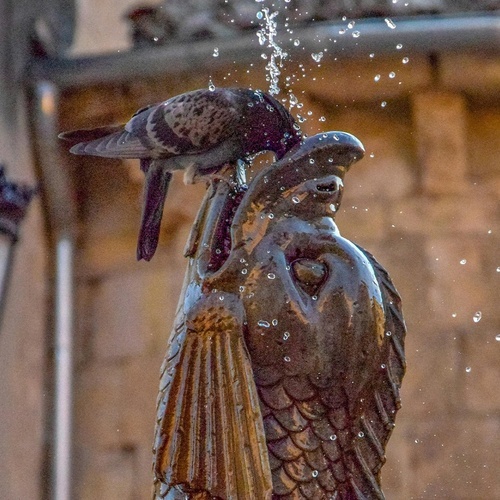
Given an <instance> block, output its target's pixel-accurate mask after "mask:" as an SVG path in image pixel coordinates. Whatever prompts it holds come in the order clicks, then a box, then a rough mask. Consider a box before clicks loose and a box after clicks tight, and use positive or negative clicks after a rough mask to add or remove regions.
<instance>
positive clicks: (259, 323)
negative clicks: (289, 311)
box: [257, 319, 271, 328]
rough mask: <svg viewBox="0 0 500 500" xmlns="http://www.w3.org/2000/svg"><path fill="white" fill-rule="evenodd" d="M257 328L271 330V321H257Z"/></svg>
mask: <svg viewBox="0 0 500 500" xmlns="http://www.w3.org/2000/svg"><path fill="white" fill-rule="evenodd" d="M257 326H261V327H262V328H269V327H270V326H271V325H270V324H269V321H264V320H263V319H261V320H259V321H257Z"/></svg>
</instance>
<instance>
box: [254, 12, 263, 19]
mask: <svg viewBox="0 0 500 500" xmlns="http://www.w3.org/2000/svg"><path fill="white" fill-rule="evenodd" d="M255 17H256V18H257V19H262V18H263V17H264V14H263V13H262V11H261V10H259V12H257V14H255Z"/></svg>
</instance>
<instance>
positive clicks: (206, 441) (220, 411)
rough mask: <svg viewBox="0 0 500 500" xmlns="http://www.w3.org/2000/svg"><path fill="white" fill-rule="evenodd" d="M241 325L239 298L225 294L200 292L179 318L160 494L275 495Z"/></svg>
mask: <svg viewBox="0 0 500 500" xmlns="http://www.w3.org/2000/svg"><path fill="white" fill-rule="evenodd" d="M181 316H183V315H181ZM243 323H244V312H243V308H242V306H241V303H240V301H239V299H237V298H236V297H235V296H233V295H231V294H222V293H216V294H210V295H208V296H202V297H201V299H200V300H199V301H198V302H197V303H196V304H195V306H194V307H193V308H192V309H191V311H190V312H189V313H188V314H187V317H186V318H185V320H184V319H182V318H181V321H179V322H178V325H177V328H176V329H175V331H174V336H173V339H172V341H171V344H170V350H169V353H168V354H167V357H166V361H165V363H164V366H163V368H162V376H161V385H160V394H159V399H158V424H157V428H156V440H155V466H154V468H155V483H156V484H155V488H156V498H165V497H166V496H167V495H169V494H173V493H170V492H171V491H172V490H173V491H174V492H175V493H178V494H180V495H184V496H181V497H179V498H185V497H186V495H189V494H191V495H194V494H199V495H200V498H205V497H204V496H203V495H208V496H206V498H212V497H218V498H259V499H266V498H270V495H271V489H272V486H271V478H270V473H269V463H268V461H267V449H266V441H265V436H264V430H263V425H262V416H261V413H260V409H259V399H258V397H257V392H256V388H255V383H254V380H253V374H252V368H251V365H250V362H249V359H248V353H247V350H246V346H245V344H244V341H243ZM168 498H171V497H170V496H169V497H168ZM175 498H176V497H175ZM196 498H198V497H196Z"/></svg>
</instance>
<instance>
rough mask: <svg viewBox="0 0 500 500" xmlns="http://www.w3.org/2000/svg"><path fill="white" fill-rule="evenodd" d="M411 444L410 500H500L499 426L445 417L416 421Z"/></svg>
mask: <svg viewBox="0 0 500 500" xmlns="http://www.w3.org/2000/svg"><path fill="white" fill-rule="evenodd" d="M407 433H408V437H409V439H408V443H409V445H410V466H411V471H412V472H411V474H410V476H409V478H408V479H409V481H410V485H411V492H412V494H411V497H410V498H421V499H424V498H440V499H441V498H442V499H453V500H493V499H497V498H500V482H499V481H498V470H499V469H500V454H499V453H498V442H499V440H500V421H499V420H498V418H497V417H496V416H493V415H492V416H484V417H483V418H482V419H481V421H480V422H478V420H477V418H475V417H471V416H467V415H464V414H463V412H462V416H453V417H452V416H451V415H448V416H446V415H443V416H442V417H441V418H436V419H429V420H419V421H414V422H413V423H412V425H411V427H409V428H408V429H407Z"/></svg>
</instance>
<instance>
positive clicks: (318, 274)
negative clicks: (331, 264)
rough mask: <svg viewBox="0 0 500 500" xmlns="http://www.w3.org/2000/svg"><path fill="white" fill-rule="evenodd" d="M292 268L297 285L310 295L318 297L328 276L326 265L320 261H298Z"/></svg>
mask: <svg viewBox="0 0 500 500" xmlns="http://www.w3.org/2000/svg"><path fill="white" fill-rule="evenodd" d="M290 267H291V269H292V273H293V276H294V278H295V280H296V282H297V284H298V285H299V286H300V287H301V288H302V289H303V290H304V291H305V292H306V293H307V294H308V295H316V293H317V292H318V290H319V288H320V287H321V285H322V284H323V283H324V281H325V280H326V278H327V276H328V268H327V266H326V264H325V263H323V262H320V261H318V260H313V259H297V260H294V261H293V262H292V264H291V266H290Z"/></svg>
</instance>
